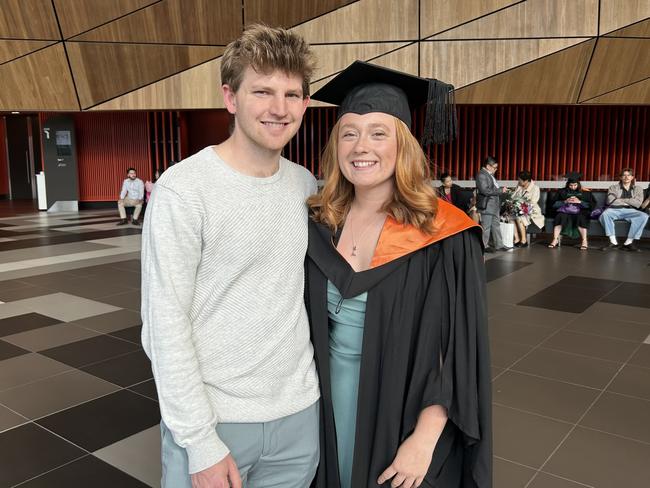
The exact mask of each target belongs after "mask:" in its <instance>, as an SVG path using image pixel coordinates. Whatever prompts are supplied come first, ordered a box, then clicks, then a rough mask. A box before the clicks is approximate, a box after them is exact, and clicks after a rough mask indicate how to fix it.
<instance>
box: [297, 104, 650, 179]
mask: <svg viewBox="0 0 650 488" xmlns="http://www.w3.org/2000/svg"><path fill="white" fill-rule="evenodd" d="M335 113H336V112H335V110H334V109H331V108H314V109H310V110H308V111H307V113H306V115H305V122H304V123H303V125H302V127H301V128H300V130H299V131H298V134H297V135H296V137H295V138H294V139H293V140H292V141H291V142H290V144H289V145H288V146H287V148H286V149H285V156H286V157H288V158H289V159H292V160H293V161H296V162H298V163H300V164H302V165H304V166H306V167H307V168H309V169H311V170H312V171H314V172H315V173H318V171H319V167H318V161H319V154H320V151H321V149H322V147H323V146H324V144H325V141H326V139H327V134H328V133H329V131H330V130H331V127H332V126H333V125H334V123H335ZM414 119H415V122H416V123H415V126H416V134H418V136H419V134H420V133H421V128H422V125H423V119H424V114H423V111H419V112H418V113H417V114H416V115H415V117H414ZM458 121H459V138H458V140H457V141H455V142H454V143H452V144H446V145H441V146H436V147H434V148H430V149H429V156H430V158H431V160H432V161H433V162H434V164H435V167H436V168H437V170H438V173H440V172H443V171H448V172H450V173H452V174H453V175H454V176H455V177H456V178H457V179H461V180H467V179H473V178H474V174H475V172H476V171H477V169H478V168H479V167H480V163H481V161H482V160H483V159H484V158H485V157H486V156H488V155H495V156H496V157H497V159H498V160H499V162H500V163H501V168H500V170H499V178H501V179H516V175H517V172H518V171H520V170H523V169H529V170H531V171H532V172H533V176H534V177H535V179H537V180H556V179H559V177H560V176H561V175H563V174H565V173H566V172H568V171H581V172H582V173H583V174H584V179H585V180H613V179H616V175H617V173H618V172H619V171H620V170H621V169H622V168H623V167H626V166H632V167H634V168H635V169H636V174H637V179H638V180H650V107H649V106H575V105H571V106H549V105H529V106H524V105H463V106H459V107H458Z"/></svg>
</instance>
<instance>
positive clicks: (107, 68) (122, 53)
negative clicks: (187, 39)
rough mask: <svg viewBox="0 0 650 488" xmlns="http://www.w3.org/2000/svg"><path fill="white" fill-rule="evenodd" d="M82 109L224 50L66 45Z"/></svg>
mask: <svg viewBox="0 0 650 488" xmlns="http://www.w3.org/2000/svg"><path fill="white" fill-rule="evenodd" d="M67 47H68V56H69V58H70V64H71V66H72V71H73V73H74V76H75V81H76V85H77V90H78V93H79V99H80V101H81V106H82V107H84V108H87V107H91V106H93V105H97V104H98V103H101V102H104V101H106V100H109V99H111V98H115V97H117V96H119V95H122V94H124V93H127V92H130V91H132V90H135V89H137V88H140V87H142V86H144V85H147V84H149V83H152V82H155V81H158V80H161V79H163V78H166V77H168V76H171V75H173V74H175V73H179V72H180V71H184V70H186V69H188V68H191V67H192V66H196V65H198V64H201V63H203V62H205V61H208V60H210V59H214V58H216V57H218V56H221V54H223V51H224V48H223V47H213V46H170V45H163V44H117V43H95V42H68V43H67Z"/></svg>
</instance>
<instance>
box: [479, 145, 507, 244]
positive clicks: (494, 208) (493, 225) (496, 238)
mask: <svg viewBox="0 0 650 488" xmlns="http://www.w3.org/2000/svg"><path fill="white" fill-rule="evenodd" d="M498 168H499V165H498V164H497V161H496V159H494V158H493V157H491V156H488V157H487V158H485V161H483V167H482V168H481V170H480V171H479V172H478V173H477V174H476V193H477V195H476V209H477V211H478V213H479V215H480V216H481V226H482V227H483V244H484V245H485V252H494V251H495V250H497V251H508V250H509V248H507V247H504V246H503V239H502V238H501V225H500V221H499V214H500V212H501V200H500V198H499V195H501V193H504V192H505V191H506V188H505V187H504V188H499V183H497V180H496V178H495V177H494V174H495V173H496V172H497V169H498ZM490 236H492V244H493V245H494V247H490V246H489V243H490Z"/></svg>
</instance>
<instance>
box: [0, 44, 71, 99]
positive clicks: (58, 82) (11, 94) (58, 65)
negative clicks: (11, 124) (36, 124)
mask: <svg viewBox="0 0 650 488" xmlns="http://www.w3.org/2000/svg"><path fill="white" fill-rule="evenodd" d="M0 80H2V89H1V90H0V110H42V111H48V110H79V109H80V107H79V104H78V103H77V97H76V95H75V91H74V84H73V83H72V76H71V74H70V70H69V68H68V63H67V61H66V57H65V51H64V49H63V43H61V42H59V43H56V44H54V45H53V46H50V47H46V48H45V49H41V50H40V51H37V52H35V53H33V54H28V55H27V56H23V57H22V58H19V59H16V60H14V61H11V62H9V63H5V64H3V65H2V66H0Z"/></svg>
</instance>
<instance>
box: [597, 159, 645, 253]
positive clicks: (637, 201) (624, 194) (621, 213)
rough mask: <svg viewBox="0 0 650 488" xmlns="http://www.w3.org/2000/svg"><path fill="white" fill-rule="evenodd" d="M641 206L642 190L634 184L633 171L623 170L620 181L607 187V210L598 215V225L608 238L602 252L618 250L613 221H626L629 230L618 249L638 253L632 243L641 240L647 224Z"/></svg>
mask: <svg viewBox="0 0 650 488" xmlns="http://www.w3.org/2000/svg"><path fill="white" fill-rule="evenodd" d="M642 204H643V189H642V188H641V187H640V186H638V185H636V184H635V181H634V170H633V169H632V168H625V169H624V170H623V171H621V174H620V181H619V182H618V183H616V184H614V185H612V186H610V187H609V190H607V205H609V206H608V207H607V209H605V211H604V212H603V213H602V214H600V218H599V220H600V224H601V225H602V226H603V228H604V229H605V234H606V235H607V237H609V245H607V246H605V247H604V248H603V251H609V250H610V249H615V248H618V247H619V245H618V241H617V240H616V226H615V225H614V221H616V220H627V221H628V222H629V223H630V230H629V231H628V233H627V239H626V241H625V242H624V243H623V245H622V246H621V247H620V249H622V250H623V251H633V252H638V251H640V249H639V248H638V247H637V246H636V244H634V241H638V240H639V239H641V234H642V233H643V229H644V228H645V225H646V223H647V222H648V214H647V213H645V212H643V211H641V210H640V208H641V206H642Z"/></svg>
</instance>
